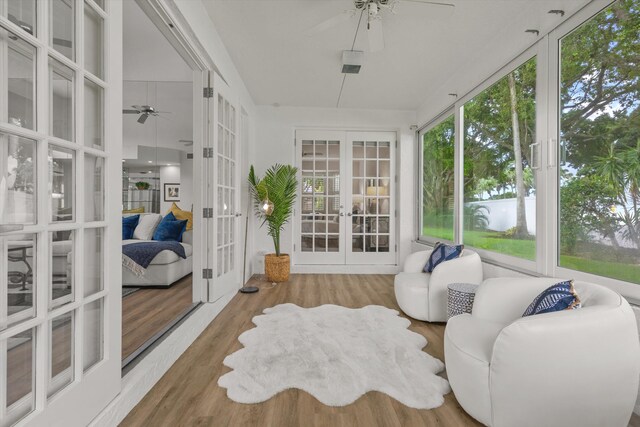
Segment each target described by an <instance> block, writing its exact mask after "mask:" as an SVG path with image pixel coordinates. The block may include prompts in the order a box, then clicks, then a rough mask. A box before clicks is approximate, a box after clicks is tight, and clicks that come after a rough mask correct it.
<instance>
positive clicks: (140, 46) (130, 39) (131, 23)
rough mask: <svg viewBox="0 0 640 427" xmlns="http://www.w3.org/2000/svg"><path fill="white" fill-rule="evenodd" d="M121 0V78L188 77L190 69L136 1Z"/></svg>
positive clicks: (158, 79) (184, 80)
mask: <svg viewBox="0 0 640 427" xmlns="http://www.w3.org/2000/svg"><path fill="white" fill-rule="evenodd" d="M122 3H123V5H122V7H123V27H124V34H123V36H124V58H123V74H124V80H140V81H165V82H167V81H174V82H175V81H178V82H186V81H191V80H192V78H193V75H192V71H191V69H190V68H189V67H188V66H187V64H186V63H185V62H184V60H183V59H182V58H181V57H180V55H178V53H177V52H176V51H175V49H174V48H173V46H171V44H169V42H168V41H167V39H166V38H165V37H164V35H162V33H161V32H160V31H159V30H158V29H157V28H156V26H155V25H154V24H153V23H152V22H151V20H150V19H149V18H148V17H147V15H145V14H144V12H143V11H142V9H140V7H139V6H138V5H137V4H136V2H135V1H134V0H127V1H124V2H122Z"/></svg>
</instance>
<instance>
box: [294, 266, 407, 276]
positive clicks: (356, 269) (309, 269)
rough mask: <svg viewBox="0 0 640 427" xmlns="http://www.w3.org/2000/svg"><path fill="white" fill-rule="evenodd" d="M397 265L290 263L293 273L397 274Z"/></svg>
mask: <svg viewBox="0 0 640 427" xmlns="http://www.w3.org/2000/svg"><path fill="white" fill-rule="evenodd" d="M399 271H400V269H399V268H398V266H397V265H292V266H291V272H292V273H295V274H397V273H398V272H399Z"/></svg>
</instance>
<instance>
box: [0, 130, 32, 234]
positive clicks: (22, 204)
mask: <svg viewBox="0 0 640 427" xmlns="http://www.w3.org/2000/svg"><path fill="white" fill-rule="evenodd" d="M36 170H37V169H36V142H35V141H33V140H31V139H26V138H20V137H17V136H14V135H7V134H4V133H0V224H35V222H36V200H35V197H36V174H35V171H36Z"/></svg>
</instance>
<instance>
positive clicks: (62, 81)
mask: <svg viewBox="0 0 640 427" xmlns="http://www.w3.org/2000/svg"><path fill="white" fill-rule="evenodd" d="M73 80H74V74H73V71H72V70H71V68H69V67H67V66H65V65H62V64H61V63H60V62H58V61H56V60H55V59H51V58H50V59H49V103H50V106H51V108H50V110H49V111H50V113H51V114H50V117H51V118H50V123H49V127H50V129H49V131H50V132H51V135H53V136H55V137H58V138H61V139H65V140H67V141H73V140H74V133H73V123H74V121H73V107H74V93H73Z"/></svg>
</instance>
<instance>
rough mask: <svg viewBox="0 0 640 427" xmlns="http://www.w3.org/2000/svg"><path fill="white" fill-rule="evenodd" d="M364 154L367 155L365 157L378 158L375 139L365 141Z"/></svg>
mask: <svg viewBox="0 0 640 427" xmlns="http://www.w3.org/2000/svg"><path fill="white" fill-rule="evenodd" d="M366 156H367V159H376V158H378V144H377V143H376V142H375V141H367V143H366Z"/></svg>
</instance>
